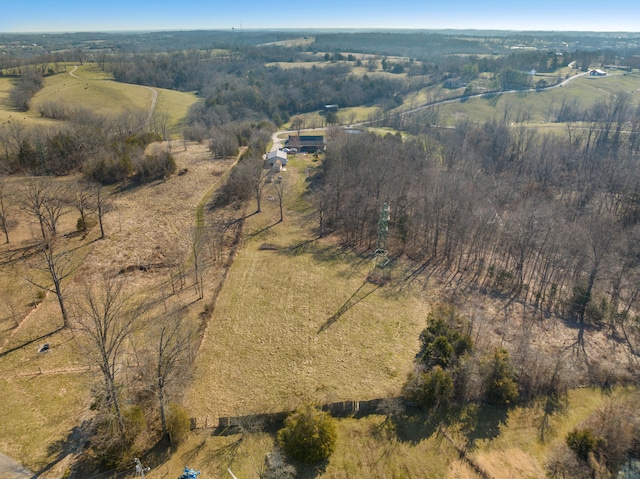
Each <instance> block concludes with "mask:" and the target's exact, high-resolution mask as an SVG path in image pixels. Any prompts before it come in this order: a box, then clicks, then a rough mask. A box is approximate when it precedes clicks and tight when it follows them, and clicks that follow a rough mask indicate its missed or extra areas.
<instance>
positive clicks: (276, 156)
mask: <svg viewBox="0 0 640 479" xmlns="http://www.w3.org/2000/svg"><path fill="white" fill-rule="evenodd" d="M276 161H280V164H281V165H282V166H286V165H287V153H286V152H284V151H282V150H273V151H270V152H269V153H267V163H269V164H270V165H272V166H273V165H274V164H275V162H276Z"/></svg>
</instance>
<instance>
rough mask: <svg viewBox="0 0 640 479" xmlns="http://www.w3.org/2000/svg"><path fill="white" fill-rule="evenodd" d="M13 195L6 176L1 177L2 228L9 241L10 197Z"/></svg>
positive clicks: (0, 213)
mask: <svg viewBox="0 0 640 479" xmlns="http://www.w3.org/2000/svg"><path fill="white" fill-rule="evenodd" d="M10 197H11V195H10V193H9V188H8V187H7V182H6V180H5V179H4V178H0V228H2V232H3V233H4V237H5V242H6V243H8V242H9V224H10V223H9V218H8V216H7V215H8V199H9V198H10Z"/></svg>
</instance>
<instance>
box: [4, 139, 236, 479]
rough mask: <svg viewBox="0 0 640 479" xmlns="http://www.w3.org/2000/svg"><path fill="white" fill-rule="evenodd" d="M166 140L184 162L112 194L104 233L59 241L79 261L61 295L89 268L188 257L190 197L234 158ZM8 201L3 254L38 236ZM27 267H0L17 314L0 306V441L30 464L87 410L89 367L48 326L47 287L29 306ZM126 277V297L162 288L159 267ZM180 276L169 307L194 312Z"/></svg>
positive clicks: (53, 307) (53, 305) (213, 272)
mask: <svg viewBox="0 0 640 479" xmlns="http://www.w3.org/2000/svg"><path fill="white" fill-rule="evenodd" d="M184 146H186V149H184V148H183V147H184ZM172 149H173V154H174V156H175V158H176V163H177V167H178V170H182V169H184V168H187V172H186V173H185V174H182V175H175V176H173V177H171V178H169V179H167V180H166V181H160V182H156V183H152V184H148V185H144V186H140V187H134V188H131V189H125V190H124V191H121V192H119V193H117V194H115V195H114V196H113V197H112V198H111V210H110V211H109V212H108V213H107V214H106V216H105V230H106V234H107V237H106V238H105V239H103V240H97V235H98V232H97V228H94V230H92V231H91V233H90V234H89V235H88V236H87V238H85V239H82V238H81V237H78V236H76V237H71V238H69V239H66V240H65V242H66V243H65V248H66V249H68V250H75V252H74V253H73V257H74V262H75V263H76V265H78V266H79V268H78V269H77V270H76V272H75V274H74V276H73V278H72V279H70V280H69V281H66V282H65V284H64V286H65V293H66V296H67V300H68V302H69V303H73V301H74V298H75V297H76V296H77V295H79V294H81V293H82V290H83V288H84V286H85V285H86V284H88V283H90V282H91V281H92V280H93V279H94V278H95V276H94V275H96V274H98V275H100V274H105V273H106V274H114V273H115V274H117V273H118V272H119V271H120V269H122V268H125V267H126V266H129V265H140V264H143V265H144V264H150V263H151V264H158V263H162V262H163V261H164V262H166V261H168V259H167V257H168V256H171V258H172V259H174V260H175V259H180V260H185V259H187V260H188V253H187V252H186V246H187V245H188V241H189V234H190V229H191V228H192V227H193V225H194V224H195V220H196V207H197V205H198V203H199V201H200V200H201V198H202V197H203V196H204V195H205V194H207V192H209V191H210V190H211V189H212V188H213V187H215V185H216V183H218V182H219V181H220V178H221V176H222V175H223V173H224V172H225V171H226V170H227V169H228V168H229V166H230V165H231V164H232V163H233V162H234V159H229V160H224V161H213V160H210V159H209V158H208V157H209V155H208V152H207V149H206V147H205V146H204V145H200V144H186V145H185V144H183V143H182V142H180V144H174V145H173V146H172ZM74 179H75V178H66V179H59V180H57V181H60V182H70V181H73V180H74ZM26 181H27V180H26V179H23V178H14V179H12V185H11V186H12V188H14V189H18V188H21V187H24V184H25V182H26ZM12 206H17V205H12ZM13 211H14V212H15V213H16V214H17V215H19V224H18V227H17V228H16V229H15V230H14V231H12V234H11V243H10V244H9V245H3V246H0V254H1V255H2V257H3V258H7V257H8V256H16V254H13V253H12V254H10V253H9V252H10V251H11V250H17V249H19V248H20V247H24V246H26V245H29V244H33V243H35V242H37V240H38V235H39V230H38V228H37V226H36V225H35V224H34V223H33V221H32V220H30V219H29V218H28V217H27V216H25V215H24V213H23V212H21V211H20V210H19V209H17V208H15V209H13ZM76 219H77V214H76V213H68V214H66V215H64V216H63V219H62V220H61V226H60V231H61V232H62V233H66V232H69V231H73V230H74V229H75V221H76ZM181 255H182V256H181ZM185 255H186V256H185ZM209 271H210V274H209V275H208V276H207V278H206V282H205V285H207V286H208V287H210V288H211V289H213V284H212V283H213V282H214V281H215V280H216V278H217V277H218V275H219V273H218V272H217V269H216V268H210V269H209ZM28 274H31V273H30V271H29V270H28V268H27V267H26V266H25V265H24V264H23V263H22V262H21V261H15V262H12V263H5V264H3V265H2V267H0V286H1V287H2V292H3V295H2V297H0V301H2V300H11V301H12V305H13V306H15V310H16V314H15V318H16V319H17V321H14V315H8V314H7V315H4V314H3V315H2V321H1V322H0V355H1V356H0V381H1V382H2V391H3V402H2V405H1V406H0V416H2V417H3V418H10V420H9V419H7V420H4V419H3V421H0V438H1V439H0V449H1V450H2V451H3V452H6V453H8V454H10V455H12V456H13V457H14V458H16V459H17V460H19V461H21V462H22V463H24V464H25V465H26V466H27V467H30V468H31V469H32V470H34V471H38V470H40V469H42V468H44V467H46V466H47V465H48V464H52V461H54V460H55V458H56V454H57V451H55V450H54V449H55V448H52V446H53V445H54V444H55V443H56V442H57V441H62V440H64V439H65V438H66V436H67V434H68V433H69V431H70V430H71V429H72V428H73V427H74V426H77V425H78V423H79V419H82V418H84V417H87V416H89V415H90V412H89V411H88V407H89V405H90V402H91V396H90V387H91V385H92V384H93V383H94V380H95V379H96V377H97V376H96V371H95V370H91V371H88V366H90V365H89V364H88V363H87V362H86V359H85V358H84V356H83V353H82V351H81V350H80V349H79V348H78V345H77V343H78V342H77V338H75V337H73V335H72V333H71V332H70V331H68V330H62V331H58V332H54V331H56V330H57V329H58V328H59V327H60V326H61V325H62V320H61V317H60V310H59V307H58V304H57V300H56V298H55V296H54V295H53V294H47V295H46V297H45V299H44V301H43V302H42V303H41V304H39V305H38V306H37V307H36V306H34V305H33V304H32V302H33V297H34V293H35V289H34V287H31V286H28V284H27V283H26V282H25V280H24V279H23V278H24V277H25V276H26V275H28ZM40 279H46V276H41V277H40ZM126 280H127V288H128V291H130V292H132V293H133V294H135V295H136V296H135V297H134V300H135V301H139V300H141V299H144V298H146V299H153V298H156V299H157V298H158V297H163V296H167V295H170V291H171V287H170V286H169V279H168V271H167V269H163V268H159V269H157V270H151V271H149V272H142V271H136V272H133V273H129V274H127V275H126ZM190 286H191V284H190V283H189V282H188V281H187V283H186V287H187V289H185V290H184V291H183V292H182V293H180V294H178V295H175V296H171V297H170V298H169V299H168V300H167V303H169V306H170V307H173V306H175V307H179V306H188V305H189V304H192V306H191V307H188V308H187V310H186V311H187V313H186V320H187V321H192V322H197V321H198V320H199V319H198V318H199V316H198V315H199V313H200V312H201V311H202V308H203V305H202V303H197V302H194V300H195V299H196V297H195V295H194V291H193V289H192V288H190ZM6 293H11V294H9V295H7V294H6ZM3 310H4V309H3ZM154 313H156V311H153V310H152V311H150V312H149V314H150V315H152V314H154ZM16 323H17V325H16ZM52 332H53V334H51V333H52ZM43 336H44V337H43ZM38 338H40V339H38ZM45 342H47V343H49V344H50V350H49V351H48V352H47V353H38V352H37V350H38V348H39V346H40V345H41V344H43V343H45ZM21 345H22V347H20V346H21ZM16 348H17V349H16ZM127 361H128V362H131V359H130V358H129V359H127ZM64 464H66V460H65V461H62V462H61V463H60V465H59V466H56V467H53V468H52V469H51V470H49V471H48V472H47V474H49V475H48V476H47V475H45V476H43V477H61V476H62V474H63V473H64V471H60V469H59V467H62V465H64Z"/></svg>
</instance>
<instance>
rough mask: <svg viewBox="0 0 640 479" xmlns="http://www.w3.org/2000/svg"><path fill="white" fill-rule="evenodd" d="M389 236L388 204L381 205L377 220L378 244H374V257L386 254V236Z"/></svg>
mask: <svg viewBox="0 0 640 479" xmlns="http://www.w3.org/2000/svg"><path fill="white" fill-rule="evenodd" d="M388 234H389V203H387V202H386V201H385V202H384V203H383V205H382V208H381V209H380V219H379V220H378V242H377V243H376V255H380V254H385V255H386V254H387V236H388Z"/></svg>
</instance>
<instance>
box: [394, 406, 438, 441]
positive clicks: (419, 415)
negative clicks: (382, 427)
mask: <svg viewBox="0 0 640 479" xmlns="http://www.w3.org/2000/svg"><path fill="white" fill-rule="evenodd" d="M392 421H393V424H394V425H395V430H396V437H397V438H398V441H400V442H407V443H409V444H411V445H414V446H415V445H416V444H419V443H420V442H422V441H423V440H425V439H427V438H429V437H431V436H433V435H434V434H436V433H437V431H438V425H437V424H436V421H435V420H430V419H429V416H428V414H427V413H425V412H422V411H420V410H419V409H415V410H414V411H408V412H407V413H405V414H401V415H397V416H394V417H393V418H392Z"/></svg>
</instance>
